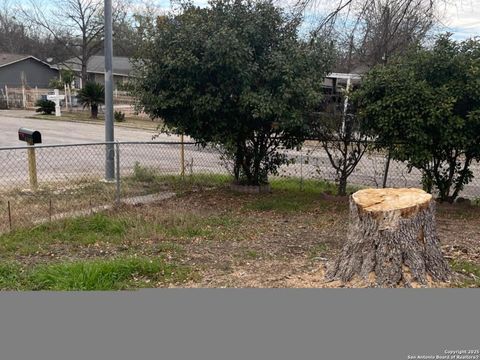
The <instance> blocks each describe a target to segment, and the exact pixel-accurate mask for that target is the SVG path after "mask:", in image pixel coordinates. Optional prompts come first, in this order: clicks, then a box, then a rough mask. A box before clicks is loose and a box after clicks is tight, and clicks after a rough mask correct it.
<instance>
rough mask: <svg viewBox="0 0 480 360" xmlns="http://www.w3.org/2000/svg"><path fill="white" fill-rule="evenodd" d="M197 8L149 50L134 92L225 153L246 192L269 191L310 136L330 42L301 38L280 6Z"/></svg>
mask: <svg viewBox="0 0 480 360" xmlns="http://www.w3.org/2000/svg"><path fill="white" fill-rule="evenodd" d="M209 4H210V6H209V7H208V8H199V7H196V6H194V5H193V4H192V3H190V2H186V3H184V4H182V9H181V12H180V13H178V14H173V15H170V16H166V17H164V18H162V20H161V21H159V22H158V25H157V26H156V27H155V30H154V31H153V35H152V36H151V38H148V37H147V38H146V39H145V41H144V42H143V43H142V47H141V49H140V53H139V54H137V58H138V59H139V60H138V62H137V63H136V67H137V69H136V70H138V76H136V81H137V83H136V84H135V89H134V91H132V93H134V94H135V95H136V96H137V97H138V100H139V103H140V104H141V106H143V110H144V111H145V112H146V113H147V114H148V115H150V116H151V118H152V119H155V118H156V119H162V121H163V122H164V124H165V127H166V128H167V130H170V131H172V132H175V133H177V134H182V133H184V134H186V135H190V136H191V137H192V138H194V139H195V140H196V141H198V142H199V143H201V144H203V145H206V144H208V143H212V144H216V145H220V147H221V148H222V149H223V150H224V151H225V153H226V155H227V156H228V157H229V158H231V159H233V164H234V169H233V173H234V177H235V181H236V182H237V183H243V184H248V185H260V184H265V183H267V182H268V175H269V174H275V173H276V172H277V169H278V167H279V166H280V165H282V164H284V163H285V162H286V161H287V158H286V156H285V155H284V153H282V152H280V151H279V149H280V148H282V147H283V148H287V149H294V148H297V147H299V146H300V145H301V144H302V142H303V141H304V139H305V138H306V137H307V136H309V135H310V134H309V126H308V125H309V118H308V116H307V114H308V113H310V112H311V111H314V109H315V108H316V106H317V105H318V103H319V101H320V100H321V98H322V96H323V87H322V80H321V79H322V78H323V77H324V76H325V75H326V73H327V72H328V70H329V68H330V66H331V62H332V58H333V57H332V56H331V55H332V51H331V46H330V45H328V44H327V43H326V42H325V41H324V39H323V38H322V37H321V36H319V35H318V36H317V35H314V34H312V36H311V37H309V38H307V37H301V36H299V30H300V29H299V28H300V24H301V21H300V19H292V18H291V17H290V16H289V15H288V14H286V13H285V11H283V10H282V9H281V8H279V7H276V6H275V5H274V4H273V3H272V2H270V1H266V0H262V1H257V2H253V1H233V0H214V1H211V2H209Z"/></svg>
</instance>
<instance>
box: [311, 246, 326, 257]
mask: <svg viewBox="0 0 480 360" xmlns="http://www.w3.org/2000/svg"><path fill="white" fill-rule="evenodd" d="M328 250H329V246H328V245H327V244H325V243H320V244H317V245H315V246H314V247H312V248H311V249H310V250H309V257H310V259H313V258H316V257H318V256H322V255H324V254H325V253H326V252H327V251H328Z"/></svg>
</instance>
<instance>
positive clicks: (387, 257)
mask: <svg viewBox="0 0 480 360" xmlns="http://www.w3.org/2000/svg"><path fill="white" fill-rule="evenodd" d="M326 278H327V280H329V281H333V280H340V281H342V282H350V281H353V280H360V281H361V282H364V283H366V285H367V286H378V287H402V286H403V287H416V286H432V285H433V283H434V282H445V281H448V280H449V278H450V268H449V266H448V263H447V261H446V260H445V259H444V257H443V254H442V252H441V249H440V244H439V240H438V237H437V233H436V227H435V201H434V200H433V199H432V196H431V195H430V194H428V193H426V192H424V191H423V190H420V189H388V188H387V189H365V190H360V191H357V192H356V193H355V194H353V195H352V196H351V197H350V224H349V229H348V235H347V241H346V243H345V245H344V247H343V249H342V252H341V254H340V256H339V258H338V259H337V260H336V261H335V263H334V264H333V266H332V267H331V268H330V269H329V270H328V272H327V274H326Z"/></svg>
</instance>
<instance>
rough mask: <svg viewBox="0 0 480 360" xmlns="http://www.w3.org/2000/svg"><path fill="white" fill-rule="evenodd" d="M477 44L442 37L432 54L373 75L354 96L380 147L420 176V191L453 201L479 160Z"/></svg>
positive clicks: (380, 69) (479, 46)
mask: <svg viewBox="0 0 480 360" xmlns="http://www.w3.org/2000/svg"><path fill="white" fill-rule="evenodd" d="M479 62H480V41H479V40H477V39H472V40H466V41H463V42H456V41H453V40H452V39H450V36H448V35H447V36H441V37H439V38H438V39H437V41H436V42H435V44H434V46H433V47H432V48H430V49H416V51H414V52H412V53H411V54H409V55H408V56H405V57H403V58H400V59H398V60H397V61H394V62H393V63H391V64H389V65H387V66H381V67H378V68H375V69H374V70H373V71H371V72H370V73H369V74H368V75H367V77H366V78H365V80H364V81H363V83H362V86H361V89H360V91H359V92H358V93H357V94H356V97H357V102H358V109H359V115H360V116H361V119H362V120H363V124H364V125H365V127H366V129H367V131H368V133H369V135H371V136H372V138H374V139H375V140H376V144H377V147H378V148H384V149H387V150H389V152H390V153H391V155H392V158H393V159H396V160H400V161H405V162H407V164H408V166H409V167H410V168H412V167H415V168H417V169H419V170H421V171H422V174H423V186H424V189H425V190H426V191H428V192H432V191H434V190H436V191H437V192H438V197H439V200H441V201H447V202H453V201H454V200H455V198H456V197H457V196H458V195H459V193H460V191H461V190H462V189H463V187H464V185H465V184H468V182H469V181H471V179H472V178H473V173H472V171H471V170H470V165H471V163H472V161H474V160H475V161H479V160H480V86H479V85H478V84H479V83H478V79H479V74H480V71H479V67H478V64H479Z"/></svg>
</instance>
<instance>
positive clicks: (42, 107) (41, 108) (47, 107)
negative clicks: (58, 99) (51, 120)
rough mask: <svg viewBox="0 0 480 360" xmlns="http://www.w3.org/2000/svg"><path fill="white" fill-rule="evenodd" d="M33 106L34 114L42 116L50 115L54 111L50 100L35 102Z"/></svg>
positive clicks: (53, 104)
mask: <svg viewBox="0 0 480 360" xmlns="http://www.w3.org/2000/svg"><path fill="white" fill-rule="evenodd" d="M35 106H36V107H37V109H36V110H35V111H36V112H41V113H42V114H45V115H50V114H51V113H53V112H54V111H55V103H54V102H53V101H50V100H46V99H40V100H37V102H36V103H35Z"/></svg>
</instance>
